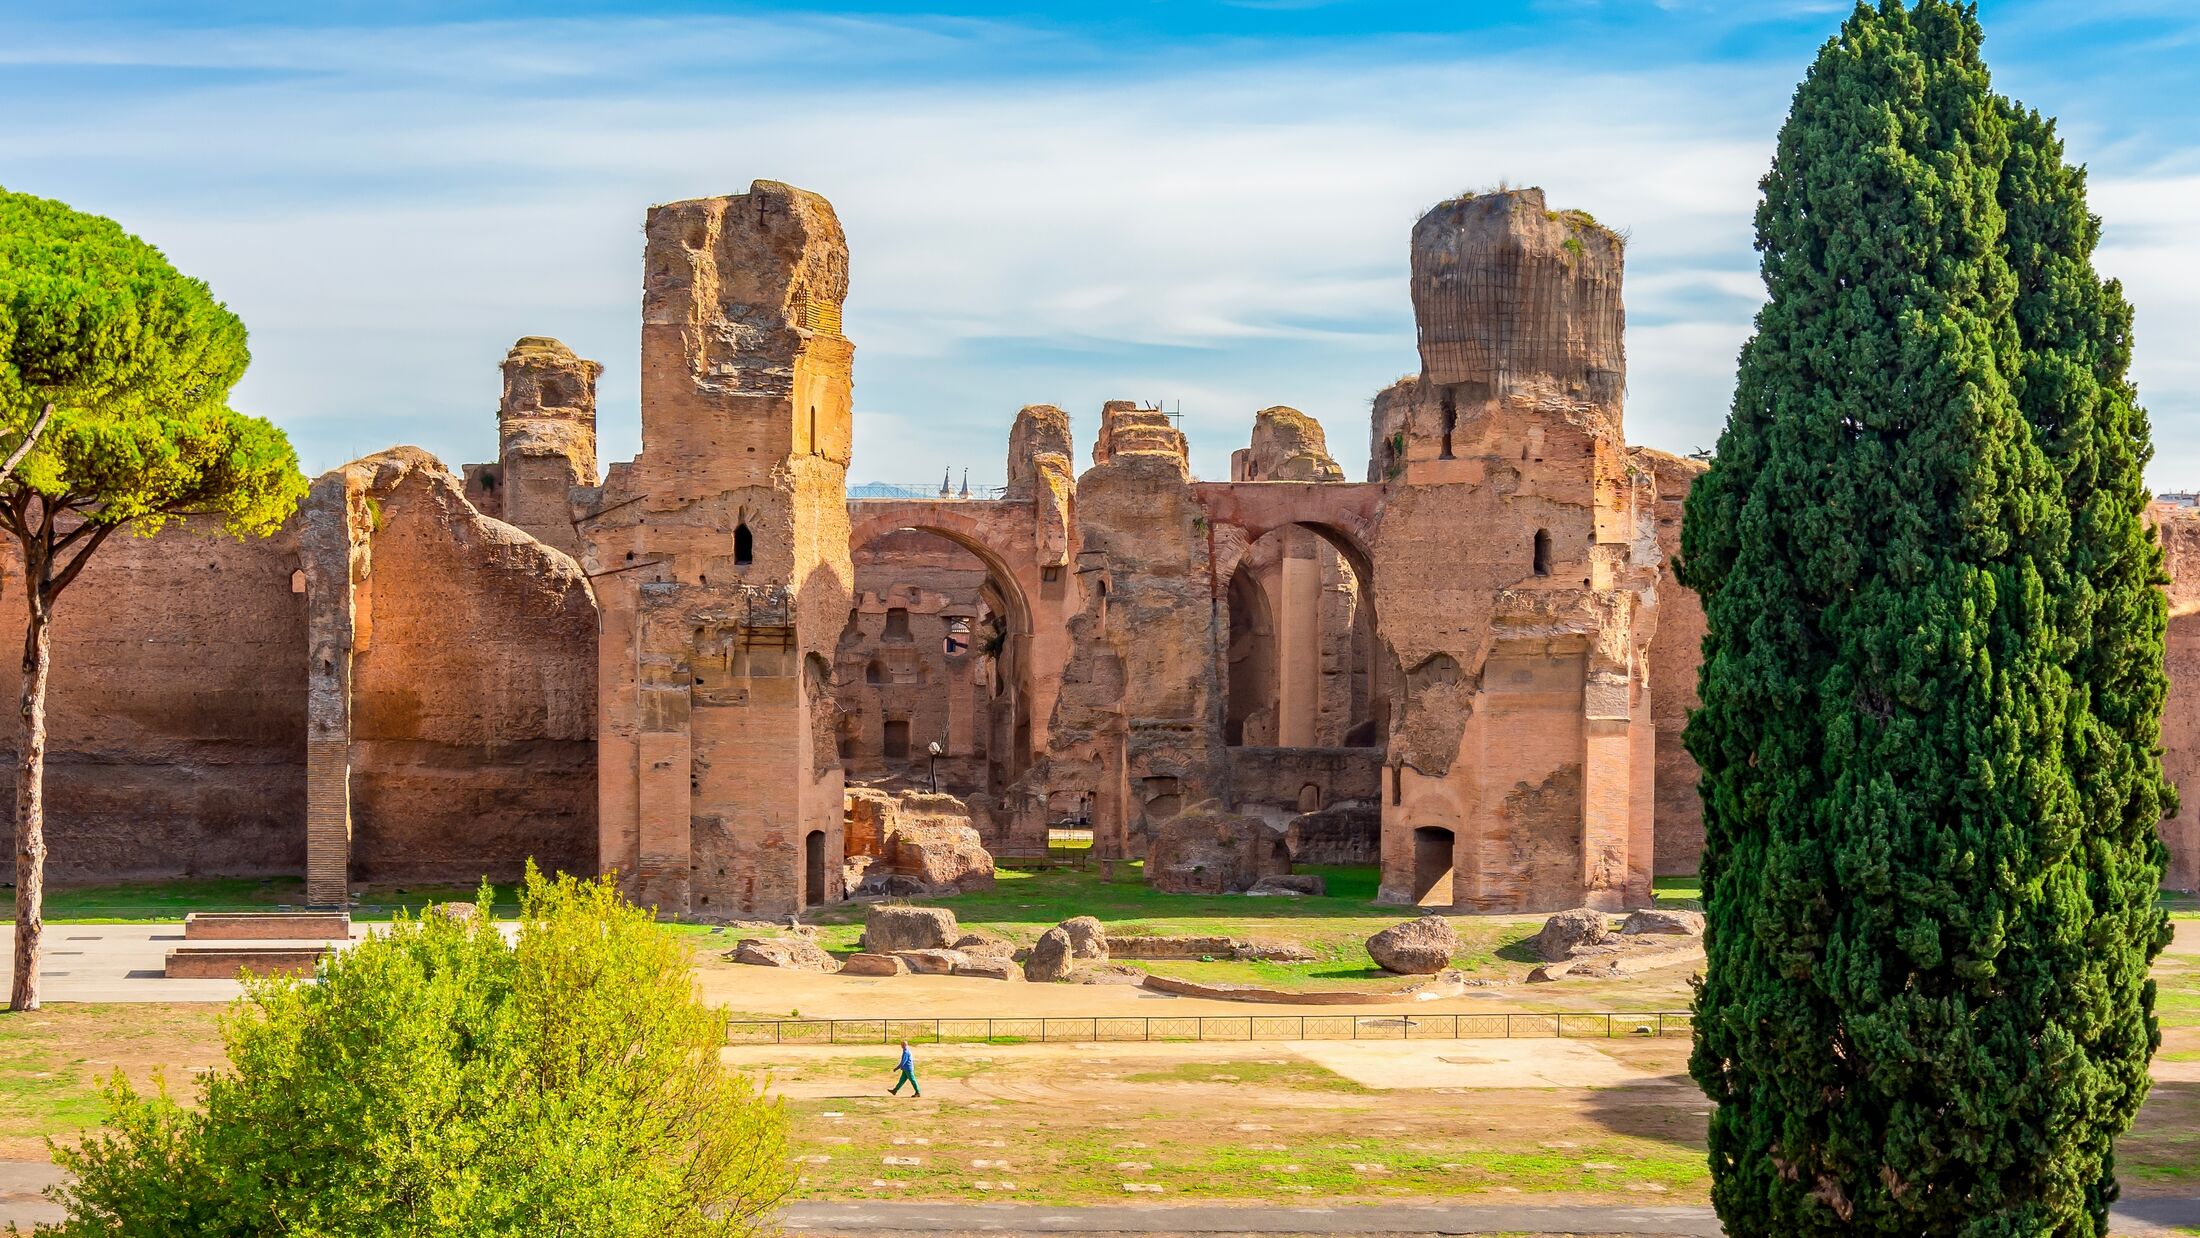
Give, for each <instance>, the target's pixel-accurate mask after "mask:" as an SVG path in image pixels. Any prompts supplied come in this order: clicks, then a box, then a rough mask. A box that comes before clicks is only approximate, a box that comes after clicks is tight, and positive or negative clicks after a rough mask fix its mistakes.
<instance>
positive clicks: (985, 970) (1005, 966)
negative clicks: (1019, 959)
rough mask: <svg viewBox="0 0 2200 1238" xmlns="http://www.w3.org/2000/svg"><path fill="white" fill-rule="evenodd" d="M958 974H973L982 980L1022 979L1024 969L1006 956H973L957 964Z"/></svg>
mask: <svg viewBox="0 0 2200 1238" xmlns="http://www.w3.org/2000/svg"><path fill="white" fill-rule="evenodd" d="M954 974H955V975H957V976H973V977H976V978H977V979H980V980H1021V979H1023V978H1024V973H1023V969H1022V968H1020V967H1018V966H1016V964H1015V963H1013V962H1011V961H1009V960H1008V959H1004V958H987V957H978V958H971V959H969V960H967V961H965V962H961V963H957V964H955V968H954Z"/></svg>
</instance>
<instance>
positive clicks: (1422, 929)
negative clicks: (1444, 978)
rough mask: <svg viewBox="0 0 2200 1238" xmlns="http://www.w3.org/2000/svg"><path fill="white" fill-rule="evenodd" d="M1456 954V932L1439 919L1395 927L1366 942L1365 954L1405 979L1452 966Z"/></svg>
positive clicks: (1447, 921) (1443, 919)
mask: <svg viewBox="0 0 2200 1238" xmlns="http://www.w3.org/2000/svg"><path fill="white" fill-rule="evenodd" d="M1457 953H1459V933H1458V931H1457V930H1455V929H1453V928H1452V927H1451V921H1449V920H1446V919H1445V918H1443V917H1442V916H1422V917H1421V918H1420V919H1418V920H1408V921H1406V922H1405V923H1404V924H1394V925H1392V926H1390V927H1389V928H1386V929H1384V930H1383V931H1381V932H1379V933H1377V934H1375V935H1374V936H1373V937H1370V938H1368V939H1367V954H1368V957H1369V958H1371V959H1374V960H1375V965H1376V966H1377V967H1380V968H1382V969H1383V970H1384V971H1388V972H1396V973H1398V974H1399V975H1404V976H1433V975H1435V974H1436V973H1437V972H1440V971H1442V970H1444V969H1445V968H1446V967H1449V966H1451V956H1452V955H1454V954H1457Z"/></svg>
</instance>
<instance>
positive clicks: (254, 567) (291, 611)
mask: <svg viewBox="0 0 2200 1238" xmlns="http://www.w3.org/2000/svg"><path fill="white" fill-rule="evenodd" d="M194 523H195V522H194ZM297 538H298V535H297V529H296V526H295V523H293V525H291V526H288V527H286V528H285V529H284V530H283V531H282V532H280V533H278V534H276V535H275V536H274V537H272V538H269V539H267V540H264V541H262V540H258V539H254V540H251V541H242V542H240V541H238V540H236V539H234V538H229V537H224V536H221V535H220V534H219V533H217V532H215V531H214V530H212V529H210V528H205V527H189V526H183V527H176V528H172V529H171V530H169V531H167V532H164V533H162V534H161V535H160V536H158V537H155V538H138V537H131V536H128V535H127V534H124V535H120V536H116V537H111V538H109V539H108V540H107V542H106V544H105V545H103V546H101V547H100V549H99V552H98V554H96V555H94V556H93V558H92V561H91V563H90V565H89V566H87V567H86V568H85V570H84V574H83V575H82V576H81V577H79V578H78V579H77V581H76V582H75V583H74V584H72V585H70V586H69V589H68V591H67V592H65V593H63V594H62V595H61V598H60V600H59V602H58V603H57V604H56V606H55V609H54V620H53V628H52V639H53V669H52V672H51V676H52V678H51V680H50V683H49V687H48V689H47V726H48V736H49V738H48V745H49V746H48V750H47V756H46V841H47V846H48V848H49V854H48V860H47V873H48V875H49V877H50V879H52V880H54V881H57V882H64V883H65V882H72V881H119V880H133V879H151V878H161V877H182V876H215V875H227V876H277V875H283V876H288V875H296V874H297V873H299V872H300V871H301V870H302V868H303V866H304V862H305V834H304V831H303V829H302V828H301V827H302V824H303V821H304V819H305V760H306V751H305V738H306V711H305V704H306V599H305V597H304V595H303V594H302V593H294V592H292V574H293V573H294V572H296V571H297V570H298V540H297ZM5 545H6V547H7V549H6V550H5V552H4V553H0V645H4V646H5V647H6V648H7V649H8V650H9V653H8V655H7V656H6V657H4V658H0V691H4V692H5V693H6V699H7V700H9V701H10V702H13V701H14V700H15V699H16V698H17V695H18V694H19V693H20V691H21V688H20V678H21V672H20V670H19V666H18V662H19V660H18V658H17V657H16V656H15V651H16V650H19V649H21V648H22V644H23V623H24V618H23V589H24V582H23V570H22V567H21V560H20V558H19V556H18V555H17V553H16V552H15V550H14V542H13V540H12V539H8V540H6V542H5ZM9 712H10V721H8V722H7V723H6V724H5V725H0V745H4V746H5V748H6V751H7V761H6V762H5V765H4V769H0V788H4V793H0V821H5V822H6V823H7V824H6V825H5V827H4V833H5V835H6V836H7V837H8V838H9V839H10V842H11V846H12V840H13V835H14V817H13V814H14V811H15V795H14V770H15V753H14V749H15V744H16V735H17V728H16V725H15V723H14V721H13V720H12V714H13V710H12V706H11V708H10V711H9ZM10 854H12V850H11V852H10Z"/></svg>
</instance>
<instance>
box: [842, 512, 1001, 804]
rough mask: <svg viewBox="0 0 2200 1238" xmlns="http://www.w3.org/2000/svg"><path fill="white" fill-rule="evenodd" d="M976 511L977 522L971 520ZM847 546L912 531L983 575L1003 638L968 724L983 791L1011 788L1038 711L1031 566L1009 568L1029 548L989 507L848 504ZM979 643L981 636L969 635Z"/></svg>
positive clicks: (854, 547) (853, 547)
mask: <svg viewBox="0 0 2200 1238" xmlns="http://www.w3.org/2000/svg"><path fill="white" fill-rule="evenodd" d="M973 510H975V511H977V512H979V513H983V515H975V516H974V515H973V514H972V511H973ZM848 511H849V516H850V528H849V533H848V545H849V549H850V551H851V553H852V552H854V551H857V550H859V549H861V548H862V547H863V546H865V545H867V544H869V543H870V542H872V541H875V540H877V539H879V538H881V537H884V536H886V535H888V534H890V533H898V532H903V531H913V532H918V533H926V534H930V535H932V536H934V537H938V538H941V539H943V540H945V541H947V542H948V543H950V544H952V545H954V546H956V547H958V548H960V549H962V550H964V551H966V552H968V553H969V554H970V555H971V556H972V557H974V558H976V559H977V560H978V562H979V563H980V564H982V565H983V566H984V568H985V572H986V581H985V585H984V589H983V594H982V596H983V599H984V602H985V605H986V607H987V608H988V609H989V610H991V611H992V612H993V613H994V614H995V615H996V616H998V619H999V623H1000V634H1001V636H1002V637H1003V638H1004V639H1003V641H1002V643H1001V645H1000V646H999V648H998V650H997V651H996V652H995V657H994V661H993V669H994V679H993V681H992V685H991V687H990V689H989V691H990V695H989V696H985V695H981V698H980V700H979V701H978V703H977V707H976V715H975V716H974V717H973V718H972V721H973V724H974V725H975V726H976V728H977V733H979V734H982V735H984V736H986V737H987V738H986V742H985V744H984V755H985V767H986V776H985V782H984V786H983V788H982V789H983V790H984V791H985V792H986V793H987V794H988V795H990V796H992V797H994V798H995V799H998V798H999V797H1001V796H1003V795H1004V794H1005V792H1006V791H1007V789H1008V787H1009V785H1010V784H1012V783H1013V782H1015V780H1016V779H1018V778H1020V777H1021V776H1022V775H1023V773H1024V771H1025V770H1027V769H1029V768H1031V766H1032V764H1033V763H1034V759H1035V753H1034V745H1035V739H1034V727H1033V715H1034V712H1035V709H1036V708H1038V707H1040V705H1039V703H1037V701H1036V696H1035V692H1034V685H1033V671H1034V668H1033V666H1032V663H1031V657H1032V643H1033V640H1032V638H1033V632H1034V622H1035V620H1034V614H1033V598H1032V594H1031V590H1032V588H1033V587H1034V586H1033V584H1032V583H1031V579H1030V577H1031V576H1032V575H1035V574H1036V567H1035V566H1031V565H1027V567H1029V572H1028V573H1026V574H1019V573H1018V571H1017V570H1016V569H1015V568H1014V567H1013V566H1012V564H1016V563H1019V562H1022V561H1023V560H1024V559H1026V558H1029V557H1030V551H1029V547H1028V546H1024V547H1019V545H1018V543H1017V541H1016V538H1015V534H1016V532H1017V531H1018V530H1017V529H1016V528H1015V527H1014V526H1013V524H1012V523H1010V524H1009V525H1008V527H1005V528H1004V527H1003V524H1004V521H996V520H988V519H985V518H984V516H985V515H992V514H994V513H995V511H996V509H995V508H993V507H992V506H991V505H989V504H975V503H938V502H932V501H925V500H916V501H895V500H887V501H858V502H855V503H851V504H849V508H848ZM1015 513H1021V514H1022V517H1023V520H1024V523H1025V524H1026V525H1028V523H1029V520H1030V516H1029V511H1028V509H1026V508H1020V507H1019V508H1016V509H1014V511H1013V512H1009V511H1002V512H1000V515H1002V516H1003V517H1006V516H1010V515H1013V514H1015ZM972 636H973V639H974V640H977V641H982V640H983V639H984V637H983V634H982V633H980V632H973V633H972Z"/></svg>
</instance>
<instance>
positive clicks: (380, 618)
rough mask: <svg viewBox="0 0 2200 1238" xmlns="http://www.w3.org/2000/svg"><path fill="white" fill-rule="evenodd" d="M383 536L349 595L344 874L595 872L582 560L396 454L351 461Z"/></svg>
mask: <svg viewBox="0 0 2200 1238" xmlns="http://www.w3.org/2000/svg"><path fill="white" fill-rule="evenodd" d="M346 472H347V474H356V475H361V476H360V478H359V484H360V485H361V487H362V489H363V491H364V493H365V495H366V497H367V501H368V506H369V508H370V510H372V511H373V512H375V513H376V517H375V518H376V522H377V527H376V528H375V529H374V530H373V531H372V533H371V536H370V547H371V550H370V555H371V557H370V564H371V566H370V568H369V571H368V573H367V575H366V578H365V579H364V580H363V581H362V582H361V583H360V584H359V585H358V586H357V590H356V595H355V600H354V604H353V609H354V612H355V616H356V619H355V624H356V629H355V630H356V633H357V634H356V636H355V638H354V640H355V643H354V647H353V661H352V719H351V724H352V735H351V763H352V814H353V822H354V827H353V828H354V838H353V876H354V878H355V879H356V880H364V881H380V882H394V881H427V880H458V881H469V880H474V879H477V878H479V877H481V876H483V875H485V874H486V875H488V876H492V877H495V878H497V879H499V880H510V879H512V878H514V877H516V876H518V875H519V870H520V868H521V867H522V866H523V865H524V863H525V862H526V860H528V859H529V858H533V859H534V860H535V862H536V863H537V864H538V865H540V866H541V867H542V868H543V869H544V870H545V871H548V872H555V871H559V870H561V869H562V870H566V871H572V872H588V871H591V870H593V869H594V868H595V866H596V845H595V844H596V839H595V819H594V818H595V795H596V787H595V732H596V710H595V701H596V685H595V676H594V674H593V670H594V661H595V644H596V607H595V600H594V597H593V595H592V593H591V592H590V589H589V585H588V582H587V580H586V579H584V578H583V577H582V575H581V572H580V567H579V565H578V564H576V563H574V562H573V560H572V559H571V558H569V557H567V556H566V555H565V554H563V553H562V552H560V551H558V550H555V549H553V548H552V547H550V546H547V545H545V544H543V543H541V542H539V541H536V540H535V539H534V538H532V537H529V536H527V535H525V534H524V533H521V532H520V531H518V530H516V529H513V528H511V527H510V526H507V525H504V524H502V523H499V522H497V521H494V520H490V519H487V518H485V517H483V516H482V515H481V514H480V513H478V512H476V511H475V510H474V509H473V507H472V505H471V504H469V503H468V502H467V501H466V499H465V497H464V495H463V494H462V493H461V487H460V483H459V480H458V478H456V477H454V476H453V475H452V474H451V473H450V472H448V471H447V470H445V469H444V468H443V466H442V465H440V464H438V463H437V462H436V461H435V459H434V458H433V457H431V456H429V455H427V453H425V452H421V451H419V450H417V449H413V448H398V449H395V450H392V451H389V452H385V453H383V454H381V455H379V456H372V457H369V458H368V459H366V460H363V461H360V462H359V463H358V464H355V465H352V466H349V468H348V469H347V470H346Z"/></svg>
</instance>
